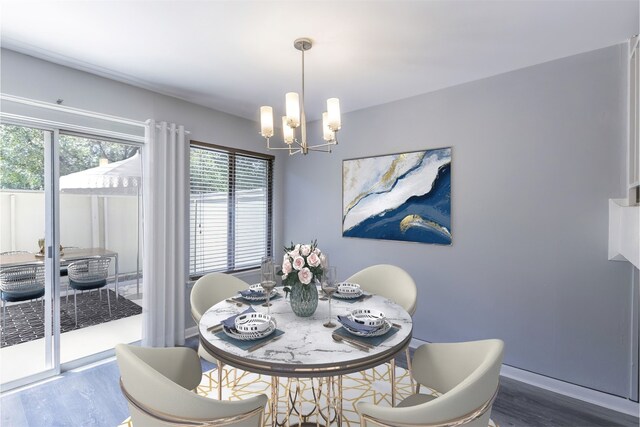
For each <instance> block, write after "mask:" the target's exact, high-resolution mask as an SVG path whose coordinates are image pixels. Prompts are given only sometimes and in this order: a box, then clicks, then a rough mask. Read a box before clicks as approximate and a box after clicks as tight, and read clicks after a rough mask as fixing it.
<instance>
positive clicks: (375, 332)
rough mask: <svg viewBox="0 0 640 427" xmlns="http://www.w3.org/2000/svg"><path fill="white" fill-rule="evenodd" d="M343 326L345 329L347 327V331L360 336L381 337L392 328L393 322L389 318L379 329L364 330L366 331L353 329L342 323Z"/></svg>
mask: <svg viewBox="0 0 640 427" xmlns="http://www.w3.org/2000/svg"><path fill="white" fill-rule="evenodd" d="M342 327H343V328H344V329H346V331H347V332H349V333H350V334H353V335H356V336H359V337H365V338H366V337H379V336H380V335H384V334H386V333H387V332H389V330H390V329H391V322H389V321H388V320H385V321H384V324H383V325H382V326H380V327H379V328H378V329H376V330H373V331H370V332H364V331H356V330H355V329H351V328H349V327H348V326H345V325H344V324H343V325H342Z"/></svg>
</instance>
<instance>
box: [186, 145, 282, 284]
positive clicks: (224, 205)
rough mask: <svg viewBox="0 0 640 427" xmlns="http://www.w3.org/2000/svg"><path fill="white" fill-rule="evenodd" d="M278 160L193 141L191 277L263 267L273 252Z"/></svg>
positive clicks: (191, 169) (191, 163)
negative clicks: (275, 163)
mask: <svg viewBox="0 0 640 427" xmlns="http://www.w3.org/2000/svg"><path fill="white" fill-rule="evenodd" d="M272 176H273V157H272V156H266V155H263V154H258V153H251V152H247V151H240V150H234V149H231V148H223V147H218V146H213V145H209V144H204V143H200V142H196V141H191V153H190V178H191V179H190V181H191V196H190V215H189V217H190V220H189V233H190V245H189V274H190V275H191V276H192V277H193V276H202V275H203V274H206V273H209V272H212V271H222V272H234V271H240V270H246V269H250V268H255V267H259V266H260V260H261V259H262V257H263V256H266V255H271V253H272V235H271V234H272V233H271V229H272V215H271V212H272V204H271V198H272V196H271V194H272Z"/></svg>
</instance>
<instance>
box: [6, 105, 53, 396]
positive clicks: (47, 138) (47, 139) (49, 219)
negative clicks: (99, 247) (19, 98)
mask: <svg viewBox="0 0 640 427" xmlns="http://www.w3.org/2000/svg"><path fill="white" fill-rule="evenodd" d="M1 124H5V125H10V126H22V127H25V128H30V129H37V130H40V131H42V132H43V139H44V141H43V142H44V144H43V145H44V153H43V155H44V158H43V161H44V198H45V223H44V230H45V242H47V245H46V247H45V258H44V265H45V282H44V283H45V293H44V297H43V300H44V312H45V315H44V322H45V324H44V348H43V349H42V350H43V351H44V352H45V354H44V366H43V369H42V370H40V371H39V372H37V373H34V374H29V375H26V376H24V377H21V378H18V379H15V380H12V381H8V382H6V383H3V384H0V385H1V386H2V391H3V392H5V391H8V390H11V389H14V388H18V387H22V386H25V385H27V384H30V383H33V382H36V381H40V380H44V379H47V378H50V377H53V376H56V375H59V374H60V372H61V371H60V273H59V272H60V250H59V249H58V250H53V248H59V245H60V243H59V241H60V227H59V221H58V218H59V194H58V192H57V189H58V187H59V183H58V180H59V172H60V171H59V166H60V162H59V157H58V151H59V150H58V146H57V141H58V135H59V133H58V129H57V128H55V127H51V126H48V125H46V124H45V123H42V122H40V121H39V120H29V119H27V120H14V119H11V120H7V119H6V118H5V117H2V120H1ZM46 313H52V314H50V315H46Z"/></svg>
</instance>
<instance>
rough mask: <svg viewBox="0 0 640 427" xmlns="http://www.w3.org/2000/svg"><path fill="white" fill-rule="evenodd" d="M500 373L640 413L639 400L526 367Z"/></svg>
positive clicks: (415, 343) (414, 344) (414, 341)
mask: <svg viewBox="0 0 640 427" xmlns="http://www.w3.org/2000/svg"><path fill="white" fill-rule="evenodd" d="M426 343H427V342H426V341H422V340H419V339H416V338H412V339H411V344H410V345H409V346H410V347H411V348H416V347H419V346H420V345H422V344H426ZM500 375H501V376H503V377H506V378H511V379H514V380H516V381H520V382H523V383H525V384H530V385H532V386H535V387H538V388H542V389H545V390H549V391H551V392H554V393H558V394H561V395H563V396H567V397H571V398H574V399H578V400H582V401H583V402H587V403H591V404H593V405H598V406H602V407H603V408H607V409H611V410H614V411H617V412H622V413H623V414H627V415H632V416H634V417H637V416H638V413H640V404H638V402H633V401H631V400H628V399H625V398H623V397H619V396H614V395H611V394H608V393H604V392H601V391H597V390H592V389H590V388H587V387H582V386H579V385H575V384H571V383H567V382H564V381H560V380H557V379H555V378H549V377H546V376H544V375H540V374H535V373H533V372H529V371H525V370H524V369H519V368H514V367H513V366H509V365H502V368H501V369H500Z"/></svg>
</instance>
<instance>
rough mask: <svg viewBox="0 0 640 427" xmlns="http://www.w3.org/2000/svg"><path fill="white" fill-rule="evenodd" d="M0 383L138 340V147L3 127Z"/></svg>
mask: <svg viewBox="0 0 640 427" xmlns="http://www.w3.org/2000/svg"><path fill="white" fill-rule="evenodd" d="M0 136H1V140H0V225H1V230H0V291H2V294H1V296H2V302H3V311H2V315H3V323H2V326H1V332H2V338H1V346H0V358H1V359H2V364H1V366H2V367H1V369H0V384H2V388H3V390H6V389H9V388H13V387H16V386H20V385H22V384H26V383H29V382H32V381H35V380H38V379H40V378H44V377H46V376H51V375H55V374H57V373H59V372H60V370H61V369H65V366H66V367H73V366H77V365H80V364H83V363H86V362H90V361H92V360H95V359H97V358H99V357H102V356H103V355H104V354H105V352H110V351H112V349H113V347H114V345H115V344H116V343H118V342H134V341H138V340H140V338H141V331H142V327H141V324H142V314H141V313H142V307H141V305H142V304H141V299H142V298H141V294H142V291H143V290H142V289H141V286H140V277H141V273H142V272H141V269H140V265H141V263H140V260H141V259H140V239H141V230H142V227H141V220H140V218H141V206H142V203H141V197H142V194H141V189H142V176H141V155H142V153H141V148H142V147H141V145H140V144H136V143H131V142H128V141H123V140H117V139H114V138H105V137H101V136H98V135H85V134H74V133H70V132H64V131H60V130H58V129H55V128H54V129H37V128H35V127H30V126H23V125H19V124H2V125H0Z"/></svg>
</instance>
